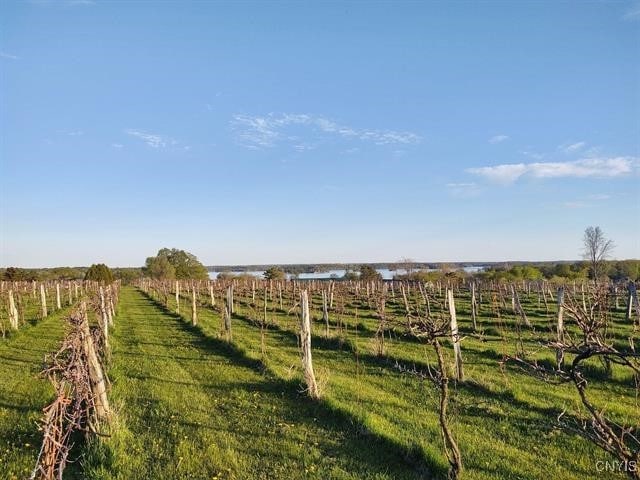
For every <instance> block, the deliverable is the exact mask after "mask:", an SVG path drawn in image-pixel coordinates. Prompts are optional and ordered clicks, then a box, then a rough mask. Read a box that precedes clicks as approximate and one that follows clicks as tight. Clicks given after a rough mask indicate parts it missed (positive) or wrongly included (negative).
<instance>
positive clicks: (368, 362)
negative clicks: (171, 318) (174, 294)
mask: <svg viewBox="0 0 640 480" xmlns="http://www.w3.org/2000/svg"><path fill="white" fill-rule="evenodd" d="M316 297H318V296H316ZM187 300H188V299H187V298H185V299H184V301H183V302H182V303H183V305H187V308H185V307H184V306H183V310H187V312H188V305H190V304H189V303H188V301H187ZM317 300H318V299H317V298H316V307H317V306H318V305H317V303H318V301H317ZM259 303H260V302H259ZM285 303H286V302H285ZM458 303H459V304H458V310H459V318H460V323H461V324H462V328H463V332H465V333H466V334H467V337H466V338H465V340H464V341H463V355H464V358H465V370H466V377H467V379H468V380H467V381H466V382H464V383H460V384H458V385H457V386H454V391H455V393H456V395H455V399H454V401H453V404H452V412H453V422H454V430H455V432H456V435H457V437H458V441H459V444H460V447H461V450H462V454H463V461H464V464H465V477H466V478H472V479H488V478H523V479H524V478H528V479H529V478H530V479H539V478H545V477H546V476H547V475H548V473H549V472H553V476H554V478H560V479H582V478H593V479H596V478H601V475H599V474H598V472H597V471H596V470H595V464H596V462H597V461H598V460H607V459H611V457H609V456H608V455H607V454H606V453H604V452H603V451H601V450H600V449H598V448H597V447H595V446H593V445H592V444H590V443H589V442H587V441H586V440H585V439H583V438H581V437H580V436H578V435H577V434H575V433H573V432H571V431H564V430H562V429H560V428H558V427H557V426H556V422H555V419H556V418H557V416H558V415H559V414H560V412H561V411H562V410H564V409H565V408H566V409H567V413H566V415H567V416H574V417H581V416H583V413H584V412H583V408H582V407H581V405H580V404H579V402H578V400H577V395H576V394H575V391H574V389H573V387H572V386H571V385H563V386H560V387H554V386H550V385H547V384H545V383H543V382H540V381H538V380H537V379H534V378H532V377H530V376H529V375H527V374H525V373H523V372H521V371H519V370H517V369H515V368H513V367H509V366H507V367H504V368H501V367H500V364H499V361H500V360H501V359H502V357H503V355H504V354H512V353H514V351H515V345H516V338H515V331H516V329H515V328H514V326H515V323H516V320H515V318H514V317H513V316H511V317H509V316H508V315H507V316H504V314H503V316H502V319H501V320H497V319H495V318H491V317H490V315H489V312H488V311H486V310H485V311H484V312H483V313H484V315H483V317H482V320H481V328H486V329H487V330H489V329H490V328H492V329H494V330H495V334H493V335H488V334H485V335H481V336H477V335H476V336H472V335H470V331H469V328H468V327H469V323H470V322H469V319H468V317H467V315H466V312H465V307H466V305H465V303H464V302H463V301H459V302H458ZM522 303H523V307H525V308H526V309H527V311H528V313H529V316H530V320H531V321H532V323H533V324H534V330H529V329H523V331H522V337H523V342H524V344H525V348H526V349H527V350H529V351H534V350H539V349H540V347H539V341H540V339H541V338H543V337H544V336H545V335H549V334H550V332H551V325H552V321H553V314H552V313H550V314H549V316H546V315H545V314H544V312H542V311H540V310H537V305H536V304H535V302H534V301H533V299H532V298H523V299H522ZM289 305H290V304H289ZM355 306H357V307H358V312H359V314H358V321H356V319H355V310H354V309H355ZM170 308H173V300H172V299H170ZM286 308H287V307H286V305H285V309H286ZM389 308H390V310H391V311H395V312H396V313H397V314H398V316H401V315H400V314H399V311H400V310H401V308H400V307H399V305H398V304H394V303H390V305H389ZM485 308H486V307H485ZM315 313H316V322H315V329H316V332H315V333H316V334H315V335H314V338H313V342H312V343H313V356H314V366H315V369H316V372H317V374H318V376H319V378H320V382H321V383H322V384H323V385H324V386H323V390H324V392H323V400H322V402H321V403H323V404H324V405H325V406H326V407H327V408H329V409H331V410H333V411H336V412H340V413H341V414H343V415H347V416H349V417H351V418H353V419H356V421H357V423H358V424H359V425H360V427H359V428H360V429H361V430H362V431H366V432H369V433H371V434H373V435H377V436H380V437H383V438H386V439H388V440H389V441H390V442H392V443H393V444H394V445H397V446H398V447H400V448H401V449H402V450H403V451H404V452H405V454H404V456H405V457H406V458H410V459H411V460H412V462H413V463H414V464H415V463H416V462H417V463H418V464H420V465H421V467H422V468H423V469H424V470H426V471H431V472H433V473H434V474H436V475H438V476H442V473H443V471H445V470H446V461H445V458H444V456H443V454H442V442H441V439H440V434H439V429H438V423H437V407H436V405H437V396H436V392H435V391H434V389H433V387H432V386H431V384H430V383H429V382H428V381H423V380H420V379H418V378H415V377H414V376H410V375H406V374H402V373H400V372H398V371H396V370H395V369H394V368H393V364H394V362H395V361H398V362H400V363H403V364H405V365H409V366H413V365H416V366H417V368H418V369H424V368H426V365H425V362H426V361H427V359H428V360H429V361H430V362H431V363H432V364H433V361H434V357H433V353H432V352H431V351H430V350H429V349H428V348H426V347H425V346H423V345H421V344H419V343H417V342H414V341H408V339H406V338H400V336H399V334H398V333H397V332H396V333H395V334H394V333H393V332H390V334H391V336H392V337H394V338H392V339H391V340H390V341H389V340H387V356H386V357H385V358H383V359H380V358H377V357H375V356H374V355H373V354H372V352H373V346H372V342H373V340H372V337H373V332H374V330H375V327H376V321H375V320H373V318H372V317H373V316H372V313H373V312H371V311H370V310H369V309H368V308H367V307H366V306H365V305H364V304H363V303H362V302H359V303H357V305H351V306H350V308H347V311H346V313H344V314H343V315H342V318H341V319H340V323H341V324H343V325H344V327H345V328H342V329H341V330H340V331H339V332H336V326H335V323H334V325H333V327H332V334H331V335H330V338H328V339H325V338H323V335H324V333H323V330H324V325H323V324H322V323H321V322H320V319H319V317H320V313H319V309H318V308H316V311H315ZM261 315H262V313H261V306H260V304H259V305H258V306H257V307H256V308H255V309H254V308H251V307H250V306H249V305H248V301H246V300H240V301H238V302H237V308H236V315H235V319H234V326H233V344H234V345H235V346H236V347H237V348H238V349H240V350H241V351H242V352H243V353H244V355H245V356H246V358H250V359H253V360H256V361H261V362H262V363H263V364H264V365H265V366H266V367H267V368H268V371H269V372H270V373H271V374H273V375H276V376H277V377H278V378H280V379H282V380H285V381H293V382H298V383H300V372H299V370H300V367H299V364H300V361H299V353H298V348H297V339H296V335H295V333H296V331H297V319H296V318H295V317H293V316H288V315H286V314H284V312H279V311H270V312H269V320H270V322H274V323H277V325H278V326H277V327H274V326H272V327H271V328H269V329H268V331H267V334H266V354H265V355H263V354H262V348H261V340H260V330H259V327H258V326H257V323H258V322H256V321H255V319H257V318H260V317H261ZM252 319H253V321H252ZM184 320H185V322H187V321H188V320H189V314H188V313H187V314H185V319H184ZM199 320H200V326H199V327H198V329H199V330H200V331H202V333H203V334H204V335H206V336H209V337H211V338H216V337H218V338H222V337H223V333H222V332H221V330H220V328H221V327H220V325H221V319H220V315H219V314H218V313H217V312H214V311H213V310H212V309H210V308H209V309H204V310H203V309H202V308H201V309H200V311H199ZM335 320H336V318H335V315H334V322H335ZM614 320H615V322H614V323H615V326H614V330H617V331H618V333H619V334H620V336H621V337H625V335H628V334H630V333H631V328H630V326H629V325H624V324H623V323H622V322H621V321H620V317H619V316H618V317H617V318H615V319H614ZM356 324H357V325H358V329H359V332H358V334H357V335H356V328H355V327H356ZM356 351H357V352H358V355H357V364H356V354H355V352H356ZM536 357H537V358H538V359H541V360H544V359H546V360H547V361H552V359H553V353H552V352H544V351H543V352H539V353H537V354H536ZM592 372H593V373H594V375H592V377H593V378H592V381H591V382H590V387H589V393H590V396H591V398H592V399H593V400H594V401H595V403H596V404H597V405H599V406H601V407H606V409H607V412H608V413H609V414H610V415H612V416H613V417H614V418H615V419H617V420H619V421H624V422H625V423H627V424H632V425H633V424H635V425H637V424H639V423H640V414H639V412H640V410H639V408H638V405H637V403H636V399H635V398H634V397H633V395H630V393H631V392H632V391H633V390H632V388H631V385H632V379H631V377H630V376H628V375H627V376H625V375H624V374H623V373H622V372H621V370H619V369H614V375H613V378H612V379H606V377H604V376H603V375H602V369H601V368H599V367H598V365H595V364H594V365H592ZM599 377H603V378H605V380H601V379H600V378H599Z"/></svg>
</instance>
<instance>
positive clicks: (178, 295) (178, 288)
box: [176, 280, 180, 315]
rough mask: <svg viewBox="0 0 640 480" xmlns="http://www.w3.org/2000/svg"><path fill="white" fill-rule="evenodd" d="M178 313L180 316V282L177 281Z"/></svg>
mask: <svg viewBox="0 0 640 480" xmlns="http://www.w3.org/2000/svg"><path fill="white" fill-rule="evenodd" d="M176 313H177V314H178V315H180V282H179V281H178V280H176Z"/></svg>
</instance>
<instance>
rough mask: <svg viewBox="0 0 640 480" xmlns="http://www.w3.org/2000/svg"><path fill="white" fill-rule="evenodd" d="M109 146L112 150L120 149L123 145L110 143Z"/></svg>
mask: <svg viewBox="0 0 640 480" xmlns="http://www.w3.org/2000/svg"><path fill="white" fill-rule="evenodd" d="M111 146H112V147H113V148H122V147H124V145H122V144H121V143H112V144H111Z"/></svg>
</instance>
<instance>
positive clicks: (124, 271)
mask: <svg viewBox="0 0 640 480" xmlns="http://www.w3.org/2000/svg"><path fill="white" fill-rule="evenodd" d="M141 276H142V269H140V268H116V269H114V270H113V277H114V278H115V279H117V280H121V281H122V283H124V284H129V283H131V282H132V281H134V280H136V279H138V278H140V277H141Z"/></svg>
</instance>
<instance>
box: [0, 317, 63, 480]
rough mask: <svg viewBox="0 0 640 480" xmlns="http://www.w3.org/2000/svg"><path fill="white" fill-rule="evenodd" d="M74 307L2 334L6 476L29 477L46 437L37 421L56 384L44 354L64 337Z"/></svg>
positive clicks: (0, 446) (0, 436) (0, 393)
mask: <svg viewBox="0 0 640 480" xmlns="http://www.w3.org/2000/svg"><path fill="white" fill-rule="evenodd" d="M67 312H68V309H63V310H60V311H58V312H56V313H53V314H51V315H49V316H48V317H47V318H46V319H44V320H42V321H39V322H33V324H31V323H30V324H28V325H26V326H22V327H21V328H20V329H19V330H18V331H16V332H12V334H11V336H10V337H8V338H6V339H4V340H0V478H3V479H19V478H20V479H23V478H27V477H28V476H29V474H30V472H31V470H32V469H33V467H34V466H35V461H36V457H37V455H38V450H39V448H40V443H41V434H40V432H38V428H37V425H36V422H37V421H38V420H39V419H40V417H41V416H42V408H43V407H44V406H45V405H47V404H48V403H49V402H50V401H51V400H52V398H53V394H54V391H53V387H52V386H51V385H50V383H49V381H48V380H47V379H45V378H41V377H40V376H39V373H40V371H41V370H42V367H43V364H44V362H43V360H44V356H45V355H46V354H48V353H51V352H54V351H55V350H57V348H58V346H59V345H60V342H61V341H62V339H63V337H64V333H65V330H66V324H65V322H64V320H63V318H62V317H63V316H64V315H65V314H66V313H67Z"/></svg>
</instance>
